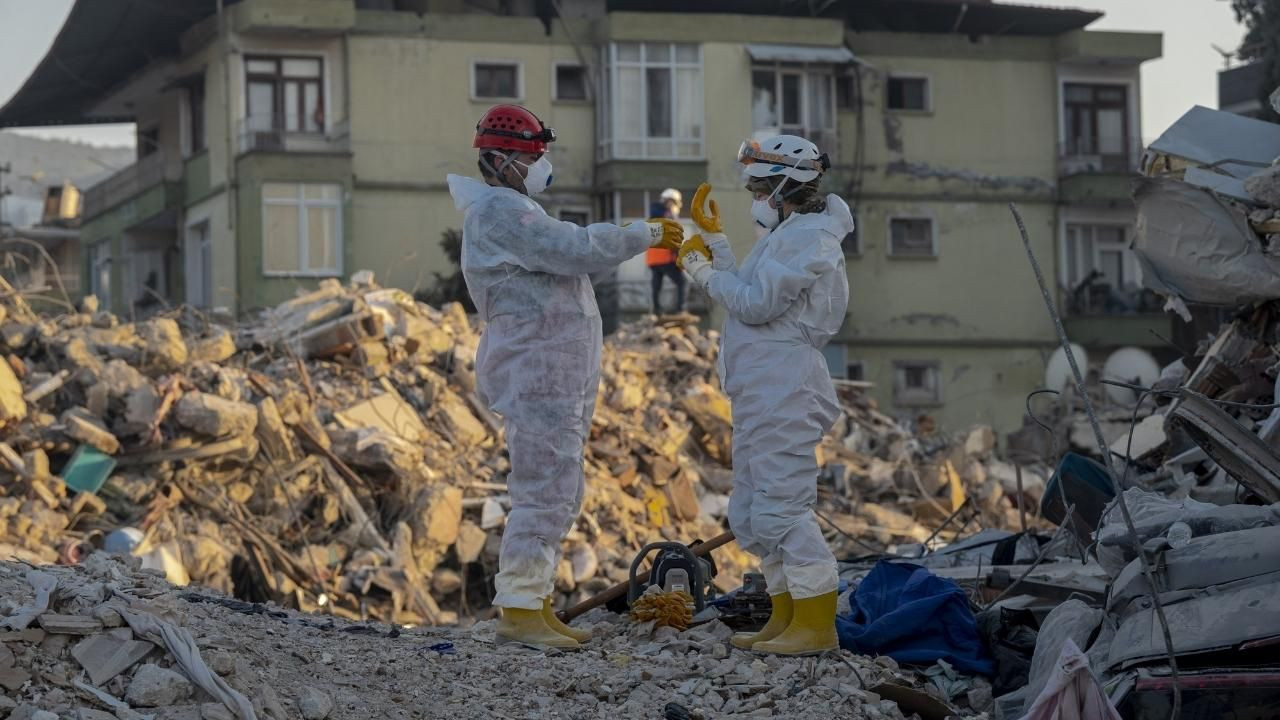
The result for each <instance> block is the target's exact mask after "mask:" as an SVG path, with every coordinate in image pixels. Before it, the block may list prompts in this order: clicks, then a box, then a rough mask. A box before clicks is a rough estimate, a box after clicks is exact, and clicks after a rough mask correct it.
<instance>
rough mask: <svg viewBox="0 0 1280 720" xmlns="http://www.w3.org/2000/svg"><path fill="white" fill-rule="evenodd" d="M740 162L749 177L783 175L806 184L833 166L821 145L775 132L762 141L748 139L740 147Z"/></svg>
mask: <svg viewBox="0 0 1280 720" xmlns="http://www.w3.org/2000/svg"><path fill="white" fill-rule="evenodd" d="M738 162H740V163H742V164H743V165H746V169H745V170H744V173H745V174H746V176H747V177H749V178H767V177H774V176H778V175H782V176H785V177H788V178H791V179H792V180H795V181H796V182H800V183H807V182H809V181H811V180H814V179H816V178H817V177H818V176H819V175H821V174H822V173H823V172H825V171H826V170H827V168H829V167H831V161H830V160H829V159H828V158H827V156H826V154H825V153H822V152H820V151H819V150H818V146H817V145H814V144H813V143H811V142H809V141H808V140H805V139H804V138H802V137H799V136H796V135H774V136H773V137H771V138H766V139H764V140H761V141H758V142H757V141H755V140H747V141H746V142H744V143H742V146H741V147H739V148H738Z"/></svg>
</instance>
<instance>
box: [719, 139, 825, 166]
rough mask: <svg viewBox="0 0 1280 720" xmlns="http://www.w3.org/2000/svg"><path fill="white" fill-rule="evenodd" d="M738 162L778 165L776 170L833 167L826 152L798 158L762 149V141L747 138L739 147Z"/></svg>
mask: <svg viewBox="0 0 1280 720" xmlns="http://www.w3.org/2000/svg"><path fill="white" fill-rule="evenodd" d="M738 162H740V163H742V164H743V165H751V164H753V163H761V164H765V165H776V166H777V167H776V168H774V169H776V170H787V169H793V170H815V171H817V172H819V173H822V172H826V171H827V170H828V169H830V168H831V159H830V158H828V157H827V154H826V153H822V154H821V155H819V156H818V157H817V159H810V158H796V157H793V156H791V155H783V154H782V153H772V152H768V151H765V150H761V149H760V143H758V142H756V141H754V140H747V141H745V142H743V143H742V145H741V146H739V147H738Z"/></svg>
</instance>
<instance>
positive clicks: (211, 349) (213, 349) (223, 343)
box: [187, 328, 236, 363]
mask: <svg viewBox="0 0 1280 720" xmlns="http://www.w3.org/2000/svg"><path fill="white" fill-rule="evenodd" d="M235 354H236V342H235V338H233V337H231V333H230V331H228V330H226V329H225V328H214V330H213V334H212V335H210V336H209V337H206V338H201V339H199V340H196V341H194V342H192V343H191V345H190V347H189V349H188V353H187V360H188V361H189V362H192V363H198V362H207V363H220V362H222V361H224V360H227V359H229V358H231V357H232V356H234V355H235Z"/></svg>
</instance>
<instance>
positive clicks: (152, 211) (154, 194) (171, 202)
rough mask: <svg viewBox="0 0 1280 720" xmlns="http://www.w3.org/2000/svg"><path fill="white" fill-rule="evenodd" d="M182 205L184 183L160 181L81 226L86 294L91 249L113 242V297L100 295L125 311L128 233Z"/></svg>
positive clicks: (104, 303) (113, 307) (109, 305)
mask: <svg viewBox="0 0 1280 720" xmlns="http://www.w3.org/2000/svg"><path fill="white" fill-rule="evenodd" d="M181 205H182V186H181V185H180V184H177V183H160V184H157V185H153V186H152V187H150V188H147V189H146V190H144V191H142V192H141V193H139V194H137V195H135V196H134V197H133V198H132V199H130V200H128V201H125V202H123V203H120V204H119V205H116V206H115V207H112V208H109V209H108V210H107V211H106V212H104V213H102V214H101V215H98V216H97V217H93V218H88V219H86V220H85V222H84V224H83V225H81V228H80V242H81V246H82V247H83V248H84V251H83V252H81V254H80V260H81V276H80V281H81V287H82V288H84V292H85V293H86V294H88V293H89V289H90V288H91V287H92V285H91V283H90V281H89V273H90V268H89V252H88V248H89V247H90V246H92V245H95V244H97V243H99V242H104V241H105V242H109V243H110V245H111V296H110V297H103V298H98V300H99V301H101V303H102V306H103V307H104V308H106V309H111V310H114V311H116V312H124V311H125V310H126V309H127V308H126V307H125V305H126V304H127V303H126V302H125V299H124V288H125V275H126V273H127V272H128V268H129V258H128V252H127V250H128V245H127V244H126V242H125V233H126V232H127V231H128V230H129V229H130V228H132V227H134V226H136V225H138V224H139V223H142V222H145V221H147V220H149V219H151V218H154V217H155V216H157V215H159V214H160V213H162V212H164V211H165V210H166V209H172V208H177V207H180V206H181Z"/></svg>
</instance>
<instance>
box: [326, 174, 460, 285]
mask: <svg viewBox="0 0 1280 720" xmlns="http://www.w3.org/2000/svg"><path fill="white" fill-rule="evenodd" d="M351 212H352V234H353V238H352V239H350V240H349V241H348V255H349V257H350V258H351V267H349V268H348V272H349V273H350V272H355V271H357V270H372V271H373V272H374V275H375V277H377V279H378V282H379V283H380V284H382V285H384V286H388V287H398V288H403V289H404V290H408V291H410V292H413V291H415V290H424V289H427V288H429V287H430V286H431V285H432V284H433V282H434V280H435V276H434V275H433V274H432V273H433V272H439V273H441V274H445V275H447V274H448V273H449V272H450V269H449V268H450V266H449V262H448V259H447V258H446V257H445V255H444V252H443V251H442V250H441V249H440V234H441V233H442V232H443V231H444V230H445V229H447V228H455V229H461V227H462V216H461V214H460V213H458V212H457V211H456V210H454V209H453V200H452V199H451V198H450V197H449V194H448V193H446V192H402V191H393V190H361V189H356V190H355V192H354V193H353V194H352V201H351Z"/></svg>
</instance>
